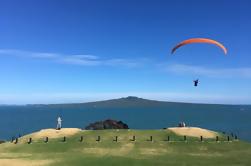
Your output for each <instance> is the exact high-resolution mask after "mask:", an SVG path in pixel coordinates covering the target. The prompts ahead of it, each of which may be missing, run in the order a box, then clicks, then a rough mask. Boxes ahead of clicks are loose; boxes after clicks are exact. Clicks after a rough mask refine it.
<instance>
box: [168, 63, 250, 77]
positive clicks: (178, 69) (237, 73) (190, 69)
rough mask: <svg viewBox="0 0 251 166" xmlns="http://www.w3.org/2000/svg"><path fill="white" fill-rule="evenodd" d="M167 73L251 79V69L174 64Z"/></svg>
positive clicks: (169, 66)
mask: <svg viewBox="0 0 251 166" xmlns="http://www.w3.org/2000/svg"><path fill="white" fill-rule="evenodd" d="M165 71H168V72H172V73H177V74H192V75H197V76H207V77H217V78H238V77H242V78H251V68H250V67H246V68H206V67H201V66H191V65H183V64H173V65H168V66H167V67H165Z"/></svg>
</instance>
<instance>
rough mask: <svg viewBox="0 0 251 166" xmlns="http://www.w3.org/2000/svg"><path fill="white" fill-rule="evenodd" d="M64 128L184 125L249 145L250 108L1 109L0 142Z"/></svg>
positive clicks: (85, 107) (204, 106) (21, 107)
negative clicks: (111, 123)
mask: <svg viewBox="0 0 251 166" xmlns="http://www.w3.org/2000/svg"><path fill="white" fill-rule="evenodd" d="M58 116H61V117H62V120H63V121H62V126H63V127H73V128H82V129H83V128H85V127H86V126H87V125H88V124H90V123H93V122H96V121H100V120H105V119H114V120H121V121H123V122H124V123H126V124H127V125H128V126H129V128H132V129H162V128H168V127H174V126H177V125H178V123H179V122H181V121H184V122H185V123H186V125H187V126H196V127H201V128H206V129H210V130H215V131H219V132H224V133H226V134H234V135H237V136H238V138H240V139H242V140H245V141H249V142H251V106H250V105H201V104H188V105H186V104H183V105H179V104H167V105H165V104H162V105H159V106H158V105H155V106H152V107H151V106H149V107H148V106H146V107H144V106H143V107H142V106H141V107H137V106H133V105H132V106H128V107H121V108H120V107H119V106H116V107H109V106H104V107H97V106H95V105H94V106H85V105H83V106H81V105H78V106H74V107H71V106H64V105H62V106H43V105H26V106H0V140H10V139H11V138H12V137H17V136H20V135H21V136H22V135H25V134H28V133H31V132H35V131H38V130H41V129H45V128H55V127H56V120H57V117H58Z"/></svg>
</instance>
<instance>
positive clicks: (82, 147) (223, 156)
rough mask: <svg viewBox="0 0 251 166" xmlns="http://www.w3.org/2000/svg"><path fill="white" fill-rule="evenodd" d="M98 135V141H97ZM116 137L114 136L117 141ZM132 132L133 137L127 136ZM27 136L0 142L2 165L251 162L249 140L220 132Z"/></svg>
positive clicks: (237, 165)
mask: <svg viewBox="0 0 251 166" xmlns="http://www.w3.org/2000/svg"><path fill="white" fill-rule="evenodd" d="M30 136H32V135H30ZM81 136H83V141H82V142H80V141H79V140H80V137H81ZM98 136H100V138H101V139H100V141H96V139H97V137H98ZM115 136H118V141H117V142H116V141H114V139H115ZM133 136H135V138H136V141H132V140H131V139H132V137H133ZM150 136H152V138H153V141H150ZM168 136H169V139H170V140H169V141H167V139H168ZM28 137H29V136H27V137H23V138H21V139H20V140H19V142H18V143H17V144H14V143H4V144H1V145H0V165H1V166H5V165H6V166H12V165H13V166H14V165H15V166H19V165H20V166H31V165H35V166H58V165H60V166H70V165H74V166H80V165H81V166H82V165H90V166H95V165H103V166H106V165H122V166H123V165H131V166H132V165H135V166H140V165H142V166H143V165H144V166H148V165H149V166H153V165H158V166H159V165H177V166H182V165H184V166H186V165H193V166H196V165H198V166H201V165H228V166H241V165H243V166H244V165H246V166H248V165H251V157H250V156H251V144H250V143H247V142H243V141H236V140H230V141H229V142H228V141H227V139H226V136H224V135H222V134H219V140H220V141H219V142H216V141H215V139H204V141H203V142H201V141H200V138H196V137H187V141H184V136H178V135H176V134H174V133H173V132H171V131H170V130H100V131H79V132H78V133H76V134H74V135H72V136H67V137H66V142H63V141H62V140H63V139H62V138H61V137H60V138H54V139H49V142H48V143H45V142H44V140H43V139H42V138H41V139H36V140H33V142H32V143H31V144H28V143H27V142H26V140H27V139H28ZM231 139H232V138H231Z"/></svg>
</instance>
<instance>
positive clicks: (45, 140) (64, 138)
mask: <svg viewBox="0 0 251 166" xmlns="http://www.w3.org/2000/svg"><path fill="white" fill-rule="evenodd" d="M234 139H235V140H237V139H238V138H237V136H236V135H235V136H234ZM183 140H184V141H187V136H185V135H184V138H183ZM18 141H19V140H18V138H15V139H14V138H12V140H11V142H13V143H14V144H17V143H18ZM79 141H80V142H83V141H84V137H83V136H80V139H79ZM96 141H97V142H100V141H101V137H100V136H98V137H97V139H96ZM113 141H114V142H118V136H115V137H114V138H113ZM130 141H136V136H135V135H134V136H133V137H132V139H130ZM148 141H151V142H152V141H153V136H150V138H149V140H148ZM165 141H170V136H167V140H165ZM200 141H201V142H203V136H200ZM215 141H216V142H218V141H219V136H216V138H215ZM227 141H228V142H229V141H230V136H227ZM44 142H45V143H48V142H49V137H45V139H44ZM62 142H66V137H65V136H64V137H63V139H62ZM27 143H28V144H31V143H32V138H31V137H30V138H29V139H28V141H27Z"/></svg>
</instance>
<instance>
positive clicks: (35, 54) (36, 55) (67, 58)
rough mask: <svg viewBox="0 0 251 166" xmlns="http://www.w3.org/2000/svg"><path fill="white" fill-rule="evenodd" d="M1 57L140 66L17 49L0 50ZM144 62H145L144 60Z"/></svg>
mask: <svg viewBox="0 0 251 166" xmlns="http://www.w3.org/2000/svg"><path fill="white" fill-rule="evenodd" d="M0 55H5V56H17V57H22V58H36V59H47V60H53V61H54V62H57V63H61V64H71V65H81V66H122V67H137V66H140V65H141V64H142V63H141V60H139V59H137V60H136V59H122V58H120V59H119V58H110V59H101V58H100V57H98V56H95V55H90V54H77V55H74V54H73V55H63V54H59V53H48V52H32V51H24V50H15V49H0ZM142 61H143V60H142Z"/></svg>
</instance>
